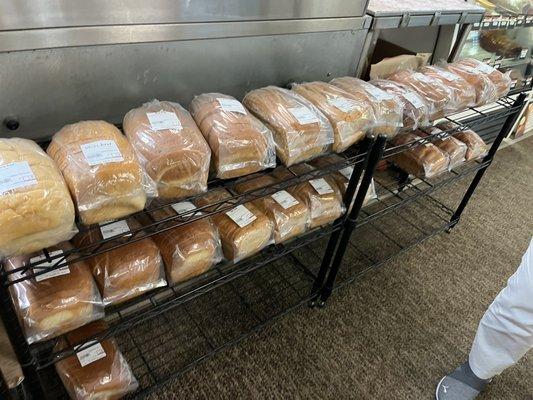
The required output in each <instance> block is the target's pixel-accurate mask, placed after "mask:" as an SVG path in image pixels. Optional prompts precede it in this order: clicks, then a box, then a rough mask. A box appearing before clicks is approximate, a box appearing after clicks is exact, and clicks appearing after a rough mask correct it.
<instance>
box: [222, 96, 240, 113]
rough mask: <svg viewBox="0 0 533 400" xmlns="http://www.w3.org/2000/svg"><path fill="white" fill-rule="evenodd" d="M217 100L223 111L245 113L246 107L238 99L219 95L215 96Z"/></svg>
mask: <svg viewBox="0 0 533 400" xmlns="http://www.w3.org/2000/svg"><path fill="white" fill-rule="evenodd" d="M217 101H218V104H220V107H222V109H223V110H224V111H228V112H237V113H240V114H246V109H245V108H244V107H243V105H242V104H241V103H240V102H239V101H238V100H235V99H226V98H223V97H219V98H217Z"/></svg>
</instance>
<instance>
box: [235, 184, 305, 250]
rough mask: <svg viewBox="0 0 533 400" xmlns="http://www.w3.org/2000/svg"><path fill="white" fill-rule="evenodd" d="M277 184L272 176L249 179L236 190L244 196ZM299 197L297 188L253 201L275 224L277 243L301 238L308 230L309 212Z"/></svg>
mask: <svg viewBox="0 0 533 400" xmlns="http://www.w3.org/2000/svg"><path fill="white" fill-rule="evenodd" d="M276 183H277V180H276V179H275V178H273V177H272V176H270V175H259V176H254V177H247V178H245V179H243V181H242V182H240V183H238V184H237V185H235V190H236V191H237V192H238V193H241V194H242V193H246V192H249V191H252V190H256V189H260V188H263V187H266V186H271V185H275V184H276ZM297 197H298V196H297V190H296V188H294V187H290V188H287V189H285V190H280V191H278V192H276V193H274V194H272V195H271V196H266V197H262V198H260V199H257V200H254V201H252V203H253V204H254V205H255V206H256V207H257V208H258V209H259V210H261V211H262V212H263V213H264V214H265V215H266V216H267V217H268V218H269V219H270V221H271V222H272V223H273V225H274V241H275V242H276V243H281V242H284V241H287V240H289V239H292V238H294V237H296V236H299V235H301V234H303V233H304V232H305V231H306V229H307V221H308V218H309V210H308V209H307V205H306V204H305V203H304V202H302V201H301V200H298V198H297Z"/></svg>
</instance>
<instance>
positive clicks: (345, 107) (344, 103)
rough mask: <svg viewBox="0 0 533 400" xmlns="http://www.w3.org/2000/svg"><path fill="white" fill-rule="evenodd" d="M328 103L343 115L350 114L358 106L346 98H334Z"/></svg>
mask: <svg viewBox="0 0 533 400" xmlns="http://www.w3.org/2000/svg"><path fill="white" fill-rule="evenodd" d="M328 103H329V104H331V105H332V106H334V107H336V108H338V109H339V110H341V111H342V112H345V113H349V112H352V111H353V110H354V108H356V107H357V106H358V105H359V104H358V103H357V102H356V101H355V100H352V99H347V98H346V97H335V98H334V99H329V100H328Z"/></svg>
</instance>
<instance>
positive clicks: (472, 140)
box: [437, 122, 489, 161]
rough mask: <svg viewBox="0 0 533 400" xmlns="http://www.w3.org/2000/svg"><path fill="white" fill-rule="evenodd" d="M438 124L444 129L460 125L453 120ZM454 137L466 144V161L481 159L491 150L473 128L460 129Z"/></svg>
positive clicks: (455, 127)
mask: <svg viewBox="0 0 533 400" xmlns="http://www.w3.org/2000/svg"><path fill="white" fill-rule="evenodd" d="M437 126H438V128H440V129H442V130H451V129H457V128H458V127H459V125H457V124H454V123H453V122H443V123H440V124H438V125H437ZM453 137H454V138H455V139H457V140H459V141H461V142H463V143H464V144H465V145H466V147H467V151H466V156H465V158H466V161H470V160H478V159H481V158H483V157H485V156H486V155H487V154H488V152H489V147H488V146H487V144H486V143H485V142H484V141H483V139H482V138H481V137H480V136H479V135H478V134H477V133H476V132H474V131H473V130H472V129H464V130H459V131H458V132H457V133H454V134H453Z"/></svg>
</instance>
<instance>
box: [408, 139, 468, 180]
mask: <svg viewBox="0 0 533 400" xmlns="http://www.w3.org/2000/svg"><path fill="white" fill-rule="evenodd" d="M416 134H417V135H418V136H420V137H427V136H437V138H436V139H435V138H434V139H433V140H432V141H431V143H433V144H434V145H435V146H437V147H438V148H439V149H440V150H441V151H442V152H443V153H444V154H446V155H447V156H448V159H449V164H448V170H449V171H451V170H452V169H454V168H457V167H458V166H459V165H461V164H463V163H464V162H465V161H466V153H467V151H468V147H467V146H466V144H464V143H463V142H461V141H460V140H457V139H456V138H454V137H453V136H447V137H444V136H446V135H445V133H444V132H443V131H442V130H440V129H439V128H431V129H430V130H429V131H428V132H423V131H418V132H416Z"/></svg>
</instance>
